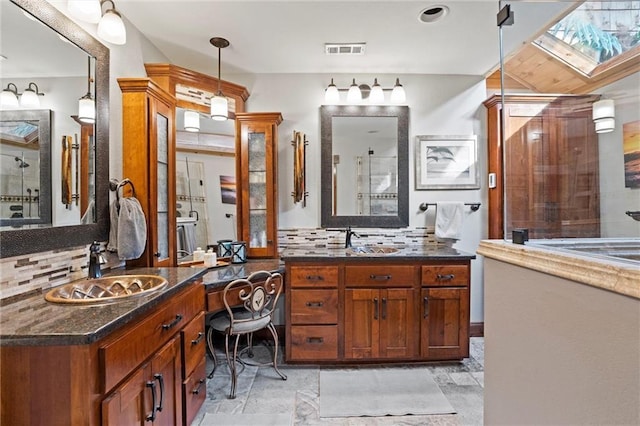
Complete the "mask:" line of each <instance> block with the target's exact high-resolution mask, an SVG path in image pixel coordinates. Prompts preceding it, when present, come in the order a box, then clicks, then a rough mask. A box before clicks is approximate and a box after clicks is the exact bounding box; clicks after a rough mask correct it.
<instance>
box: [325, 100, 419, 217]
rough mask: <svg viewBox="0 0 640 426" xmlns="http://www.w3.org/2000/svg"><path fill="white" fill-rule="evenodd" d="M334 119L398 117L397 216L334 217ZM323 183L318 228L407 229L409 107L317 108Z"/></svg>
mask: <svg viewBox="0 0 640 426" xmlns="http://www.w3.org/2000/svg"><path fill="white" fill-rule="evenodd" d="M333 117H397V119H398V129H397V130H398V138H397V139H398V214H397V215H396V216H333V215H332V199H333V196H332V194H333V185H332V184H331V181H332V180H331V175H332V157H333V143H332V138H333V128H332V119H333ZM320 137H321V161H322V162H321V167H320V182H321V183H322V190H321V199H320V211H321V221H320V223H321V226H322V227H323V228H327V227H347V226H351V227H368V228H402V227H407V226H409V107H408V106H395V105H394V106H377V105H370V106H364V105H323V106H321V107H320Z"/></svg>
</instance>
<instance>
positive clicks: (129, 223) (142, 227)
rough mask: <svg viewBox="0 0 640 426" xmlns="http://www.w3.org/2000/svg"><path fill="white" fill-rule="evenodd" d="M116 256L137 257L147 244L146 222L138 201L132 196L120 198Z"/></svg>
mask: <svg viewBox="0 0 640 426" xmlns="http://www.w3.org/2000/svg"><path fill="white" fill-rule="evenodd" d="M117 238H118V258H119V259H120V260H129V259H137V258H139V257H140V256H141V255H142V253H143V252H144V248H145V246H146V245H147V222H146V220H145V217H144V212H143V211H142V206H141V205H140V202H139V201H138V200H137V199H136V198H134V197H128V198H121V199H120V211H119V213H118V237H117Z"/></svg>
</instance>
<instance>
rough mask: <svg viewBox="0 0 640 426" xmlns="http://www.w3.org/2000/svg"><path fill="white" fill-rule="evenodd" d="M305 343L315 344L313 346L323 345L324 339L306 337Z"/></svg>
mask: <svg viewBox="0 0 640 426" xmlns="http://www.w3.org/2000/svg"><path fill="white" fill-rule="evenodd" d="M307 343H315V344H320V343H324V338H322V337H307Z"/></svg>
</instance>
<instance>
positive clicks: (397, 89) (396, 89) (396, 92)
mask: <svg viewBox="0 0 640 426" xmlns="http://www.w3.org/2000/svg"><path fill="white" fill-rule="evenodd" d="M406 101H407V94H406V93H405V92H404V87H402V84H400V79H399V78H396V85H395V86H393V90H392V91H391V103H394V104H403V103H405V102H406Z"/></svg>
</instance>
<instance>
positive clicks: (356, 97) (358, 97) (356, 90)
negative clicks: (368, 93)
mask: <svg viewBox="0 0 640 426" xmlns="http://www.w3.org/2000/svg"><path fill="white" fill-rule="evenodd" d="M360 101H362V92H361V91H360V87H358V85H357V84H356V79H355V78H354V79H353V83H351V86H349V91H348V92H347V102H349V103H352V104H357V103H359V102H360Z"/></svg>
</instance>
